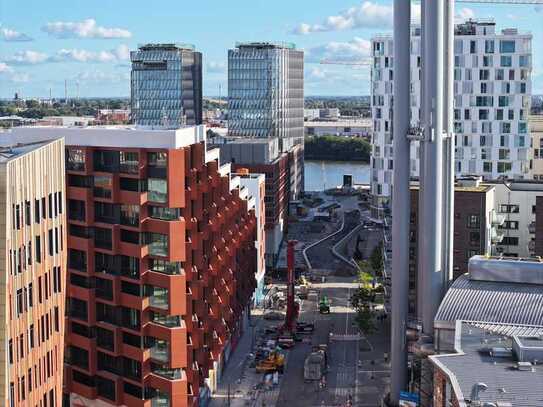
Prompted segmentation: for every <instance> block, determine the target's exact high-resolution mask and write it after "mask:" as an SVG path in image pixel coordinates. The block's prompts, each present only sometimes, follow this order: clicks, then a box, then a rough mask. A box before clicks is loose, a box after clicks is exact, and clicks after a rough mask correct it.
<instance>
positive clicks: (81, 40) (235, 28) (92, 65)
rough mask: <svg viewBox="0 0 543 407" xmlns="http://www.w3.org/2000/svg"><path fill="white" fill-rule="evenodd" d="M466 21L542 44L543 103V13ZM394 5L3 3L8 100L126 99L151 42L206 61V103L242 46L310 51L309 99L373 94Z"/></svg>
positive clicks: (536, 48) (344, 0) (0, 44)
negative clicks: (183, 45) (133, 53)
mask: <svg viewBox="0 0 543 407" xmlns="http://www.w3.org/2000/svg"><path fill="white" fill-rule="evenodd" d="M456 7H457V12H458V14H459V15H460V16H462V17H471V16H474V17H489V16H493V17H494V18H495V20H496V22H497V24H498V27H499V28H505V27H518V28H519V29H520V30H522V31H530V32H532V34H533V35H534V40H533V52H534V76H533V79H534V93H543V24H541V21H543V7H540V8H539V9H536V7H534V6H511V5H503V6H497V5H494V6H492V7H488V6H477V5H475V4H457V6H456ZM390 18H391V0H371V1H370V0H334V1H330V0H274V1H269V0H228V1H225V0H200V1H188V0H184V1H183V0H181V1H180V0H177V1H174V0H159V1H154V2H148V1H145V2H144V1H141V0H130V1H127V0H110V1H105V0H91V1H89V0H85V1H82V0H50V1H47V0H40V1H38V0H26V1H24V2H22V1H20V0H19V1H13V0H0V97H13V94H14V92H16V91H18V92H20V93H21V95H22V96H23V97H47V96H48V95H49V89H50V88H51V89H52V94H53V96H54V97H62V96H63V95H64V81H65V80H67V81H68V93H69V95H75V93H76V88H77V84H78V85H79V93H80V96H83V97H87V96H128V95H129V81H128V78H129V71H130V66H129V60H128V51H129V50H133V49H135V48H136V47H137V45H138V44H140V43H144V42H188V43H192V44H195V46H196V47H197V49H198V50H199V51H201V52H202V53H203V55H204V65H205V67H204V94H205V95H217V94H218V92H219V84H221V85H222V94H223V95H225V94H226V63H227V50H228V48H231V47H233V45H234V44H235V42H236V41H256V40H258V41H290V42H294V43H296V44H297V46H298V47H299V48H302V49H304V50H305V51H306V72H305V87H306V95H365V94H369V77H370V75H369V68H368V67H358V66H357V67H352V66H334V65H321V64H319V63H318V61H320V60H321V59H323V58H329V59H347V60H361V59H363V58H364V57H366V56H367V55H368V53H369V40H370V39H371V36H372V34H374V33H381V32H387V31H390V30H391V27H390V23H391V20H390Z"/></svg>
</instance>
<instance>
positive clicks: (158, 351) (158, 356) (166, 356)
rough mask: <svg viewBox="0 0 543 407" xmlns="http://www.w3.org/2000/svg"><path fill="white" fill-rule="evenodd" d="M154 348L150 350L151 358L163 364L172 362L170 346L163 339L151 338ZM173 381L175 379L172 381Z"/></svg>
mask: <svg viewBox="0 0 543 407" xmlns="http://www.w3.org/2000/svg"><path fill="white" fill-rule="evenodd" d="M151 339H152V342H153V344H152V346H151V348H150V355H151V358H152V359H154V360H157V361H159V362H162V363H168V362H169V361H170V344H169V342H168V341H165V340H163V339H157V338H151ZM170 380H173V379H170Z"/></svg>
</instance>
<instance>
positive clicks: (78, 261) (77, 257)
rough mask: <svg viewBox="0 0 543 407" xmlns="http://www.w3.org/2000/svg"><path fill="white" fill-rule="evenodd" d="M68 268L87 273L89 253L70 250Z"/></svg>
mask: <svg viewBox="0 0 543 407" xmlns="http://www.w3.org/2000/svg"><path fill="white" fill-rule="evenodd" d="M68 267H69V268H71V269H74V270H78V271H85V272H86V271H87V253H86V252H84V251H81V250H76V249H68Z"/></svg>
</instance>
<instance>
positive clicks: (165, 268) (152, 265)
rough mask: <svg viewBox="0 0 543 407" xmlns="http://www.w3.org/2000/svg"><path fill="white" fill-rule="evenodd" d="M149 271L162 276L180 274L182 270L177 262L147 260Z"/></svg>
mask: <svg viewBox="0 0 543 407" xmlns="http://www.w3.org/2000/svg"><path fill="white" fill-rule="evenodd" d="M149 269H150V270H151V271H156V272H157V273H163V274H181V272H182V270H183V268H182V266H181V263H179V262H171V261H166V260H158V259H149Z"/></svg>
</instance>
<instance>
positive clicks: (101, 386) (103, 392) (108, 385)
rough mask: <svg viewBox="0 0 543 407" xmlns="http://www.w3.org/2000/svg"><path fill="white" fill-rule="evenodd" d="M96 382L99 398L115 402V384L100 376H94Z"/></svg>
mask: <svg viewBox="0 0 543 407" xmlns="http://www.w3.org/2000/svg"><path fill="white" fill-rule="evenodd" d="M94 377H95V381H96V391H97V393H98V395H99V396H101V397H104V398H106V399H108V400H111V401H115V400H116V398H115V383H114V382H113V381H112V380H109V379H105V378H103V377H100V376H94Z"/></svg>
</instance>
